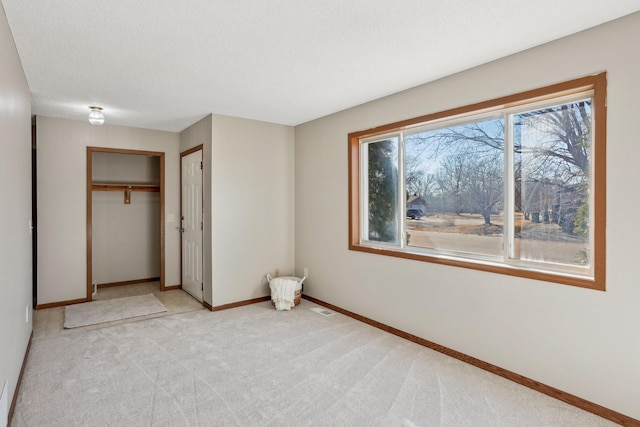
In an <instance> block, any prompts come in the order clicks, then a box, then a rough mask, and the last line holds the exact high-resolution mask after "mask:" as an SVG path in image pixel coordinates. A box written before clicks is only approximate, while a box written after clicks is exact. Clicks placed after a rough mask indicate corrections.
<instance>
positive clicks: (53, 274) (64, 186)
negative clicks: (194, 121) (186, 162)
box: [36, 114, 180, 304]
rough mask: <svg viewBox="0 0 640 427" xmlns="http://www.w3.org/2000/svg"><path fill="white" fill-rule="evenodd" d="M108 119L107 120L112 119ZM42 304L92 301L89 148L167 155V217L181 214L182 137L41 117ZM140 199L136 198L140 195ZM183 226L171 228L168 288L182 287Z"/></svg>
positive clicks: (167, 235) (171, 225)
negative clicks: (88, 280)
mask: <svg viewBox="0 0 640 427" xmlns="http://www.w3.org/2000/svg"><path fill="white" fill-rule="evenodd" d="M108 119H109V118H108V114H107V120H108ZM36 133H37V144H38V148H37V161H38V177H37V179H38V182H37V184H38V222H39V234H38V304H47V303H52V302H60V301H69V300H74V299H80V298H85V297H86V277H87V276H86V267H87V266H86V246H87V245H86V242H87V236H86V215H87V214H86V211H87V209H86V174H87V171H86V168H87V165H86V157H87V154H86V151H87V148H86V147H87V146H94V147H109V148H124V149H131V150H144V151H160V152H164V153H165V218H168V217H169V216H170V215H175V217H176V218H177V217H178V216H179V212H180V203H179V197H180V188H179V171H180V164H179V135H178V134H177V133H173V132H164V131H155V130H147V129H139V128H130V127H124V126H112V125H108V124H105V125H103V126H92V125H90V124H89V123H88V122H86V121H76V120H65V119H58V118H52V117H44V116H38V117H37V132H36ZM134 197H135V194H134ZM177 225H178V223H177V222H173V223H166V224H165V285H166V286H172V285H177V284H180V235H179V231H178V230H177V229H176V226H177Z"/></svg>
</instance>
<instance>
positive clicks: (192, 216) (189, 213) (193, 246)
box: [181, 150, 203, 302]
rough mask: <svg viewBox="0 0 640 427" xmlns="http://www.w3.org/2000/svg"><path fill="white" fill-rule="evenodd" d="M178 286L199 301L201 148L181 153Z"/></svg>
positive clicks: (200, 278) (200, 291) (201, 289)
mask: <svg viewBox="0 0 640 427" xmlns="http://www.w3.org/2000/svg"><path fill="white" fill-rule="evenodd" d="M181 175H182V181H181V185H182V217H181V220H182V221H181V230H182V289H184V290H185V291H187V292H189V293H190V294H191V295H193V297H194V298H196V299H197V300H198V301H201V302H202V291H203V288H202V286H203V285H202V260H203V257H202V227H203V224H202V150H198V151H195V152H193V153H191V154H187V155H186V156H184V157H182V164H181Z"/></svg>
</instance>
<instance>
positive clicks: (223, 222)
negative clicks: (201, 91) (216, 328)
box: [211, 114, 295, 306]
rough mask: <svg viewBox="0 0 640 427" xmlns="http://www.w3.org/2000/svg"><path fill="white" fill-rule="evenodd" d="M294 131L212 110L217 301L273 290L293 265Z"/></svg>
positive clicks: (218, 303)
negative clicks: (270, 277)
mask: <svg viewBox="0 0 640 427" xmlns="http://www.w3.org/2000/svg"><path fill="white" fill-rule="evenodd" d="M293 135H294V131H293V128H292V127H290V126H283V125H276V124H271V123H265V122H259V121H254V120H247V119H241V118H235V117H228V116H221V115H215V114H214V115H213V116H212V150H211V162H212V178H211V183H212V190H211V194H212V200H211V211H212V262H213V265H212V273H213V280H212V283H213V305H214V306H220V305H224V304H229V303H233V302H237V301H243V300H247V299H251V298H257V297H263V296H266V295H269V287H268V285H267V282H266V279H265V274H267V273H269V272H272V274H273V271H274V269H275V268H279V269H280V271H281V274H283V275H284V274H291V273H293V270H294V244H295V242H294V227H295V222H294V207H295V206H294V139H293Z"/></svg>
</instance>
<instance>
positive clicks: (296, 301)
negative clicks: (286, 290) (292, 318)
mask: <svg viewBox="0 0 640 427" xmlns="http://www.w3.org/2000/svg"><path fill="white" fill-rule="evenodd" d="M282 278H287V279H294V280H296V281H298V288H299V289H296V292H295V294H294V295H293V306H294V307H296V306H297V305H298V304H300V300H301V299H302V283H303V282H304V281H305V279H306V277H303V278H302V279H301V278H299V277H290V276H286V277H282ZM273 279H274V278H273V277H271V276H270V275H269V274H267V281H269V282H271V280H273ZM271 305H272V306H274V307H275V306H276V303H275V302H274V301H273V300H271Z"/></svg>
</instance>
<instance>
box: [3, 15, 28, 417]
mask: <svg viewBox="0 0 640 427" xmlns="http://www.w3.org/2000/svg"><path fill="white" fill-rule="evenodd" d="M0 52H2V54H1V57H2V59H1V60H0V147H1V148H2V155H0V207H1V209H0V224H2V231H0V273H1V275H0V295H1V297H0V393H2V389H3V387H4V386H5V382H6V389H5V393H6V396H7V402H8V403H9V404H10V403H11V400H12V398H13V394H14V392H15V389H16V384H17V382H18V375H19V373H20V367H21V365H22V360H23V358H24V355H25V350H26V349H27V343H28V341H29V336H30V334H31V327H32V322H31V315H32V310H31V293H32V292H31V263H32V257H31V234H30V232H29V221H30V220H31V95H30V92H29V87H28V86H27V80H26V78H25V75H24V71H23V70H22V65H21V64H20V58H19V57H18V54H17V52H16V48H15V45H14V43H13V37H12V36H11V32H10V30H9V25H8V24H7V19H6V17H5V14H4V9H3V8H2V5H0ZM0 414H2V411H1V410H0ZM5 421H6V420H3V419H0V425H3V422H5Z"/></svg>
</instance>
